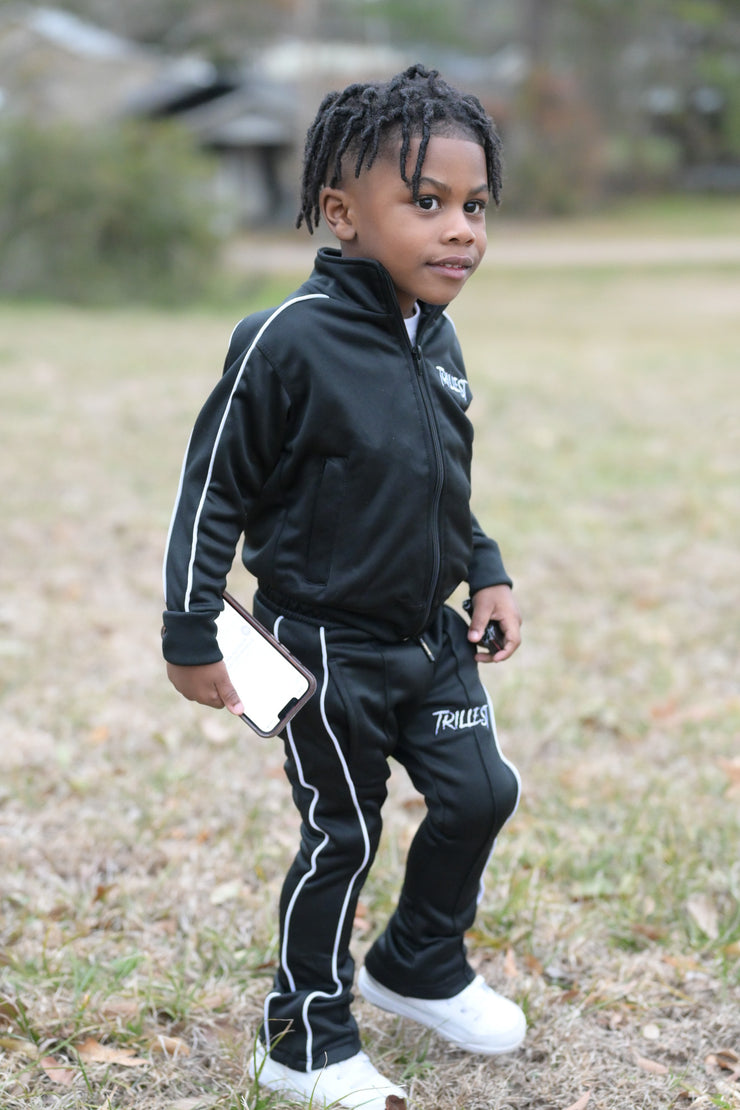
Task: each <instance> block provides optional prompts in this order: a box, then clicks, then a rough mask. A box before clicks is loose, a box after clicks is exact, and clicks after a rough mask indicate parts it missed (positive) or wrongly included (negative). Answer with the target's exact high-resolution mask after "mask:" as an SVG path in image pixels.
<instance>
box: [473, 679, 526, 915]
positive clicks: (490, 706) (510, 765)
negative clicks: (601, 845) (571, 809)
mask: <svg viewBox="0 0 740 1110" xmlns="http://www.w3.org/2000/svg"><path fill="white" fill-rule="evenodd" d="M483 689H484V691H485V695H486V701H487V702H488V712H489V714H490V719H491V732H492V733H493V742H494V744H495V745H496V751H497V752H498V754H499V755H500V756H501V762H502V763H504V764H505V765H506V766H507V767H508V768H509V770H510V771H511V772H512V774H513V775H514V778H515V779H516V802H515V803H514V808H513V809H512V811H511V813H510V814H509V816H508V817H507V818H506V820H505V821H504V823H503V825H502V826H501V829H504V828H505V827H506V825H508V823H509V821H511V819H512V817H513V816H514V814H515V813H516V811H517V810H518V808H519V801H520V799H521V796H522V780H521V776H520V774H519V772H518V771H517V769H516V767H515V766H514V764H513V763H512V762H511V760H509V759H507V758H506V756H505V755H504V753H503V752H502V751H501V745H500V744H499V742H498V729H497V728H496V715H495V713H494V712H493V702H492V701H491V695H490V694H489V692H488V690H486V688H485V686H484V687H483ZM500 831H501V830H499V832H500ZM497 843H498V837H496V839H495V840H494V842H493V844H492V845H491V851H490V852H489V853H488V859H487V860H486V866H485V867H484V868H483V872H482V874H481V878H480V884H479V886H478V898H477V905H480V904H481V900H482V899H483V895H484V894H485V890H486V887H485V881H484V877H485V874H486V870H487V869H488V865H489V863H490V862H491V859H492V858H493V853H494V852H495V851H496V844H497Z"/></svg>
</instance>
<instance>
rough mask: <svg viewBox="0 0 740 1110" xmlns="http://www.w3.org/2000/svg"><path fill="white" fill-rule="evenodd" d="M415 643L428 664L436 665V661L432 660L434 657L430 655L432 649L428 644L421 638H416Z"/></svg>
mask: <svg viewBox="0 0 740 1110" xmlns="http://www.w3.org/2000/svg"><path fill="white" fill-rule="evenodd" d="M416 642H417V643H418V645H419V647H420V648H421V650H422V651H423V652H424V654H425V655H426V657H427V659H428V660H429V662H430V663H436V659H435V658H434V655H433V654H432V649H431V648H430V647H429V644H428V643H427V642H426V640H425V639H424V637H423V636H417V637H416Z"/></svg>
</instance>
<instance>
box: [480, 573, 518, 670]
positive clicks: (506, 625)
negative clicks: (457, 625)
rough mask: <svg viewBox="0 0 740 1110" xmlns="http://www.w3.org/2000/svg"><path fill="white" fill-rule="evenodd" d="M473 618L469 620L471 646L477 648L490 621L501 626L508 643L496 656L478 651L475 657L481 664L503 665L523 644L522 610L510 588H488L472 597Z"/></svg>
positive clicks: (503, 586) (502, 586) (488, 652)
mask: <svg viewBox="0 0 740 1110" xmlns="http://www.w3.org/2000/svg"><path fill="white" fill-rule="evenodd" d="M472 600H473V614H472V616H471V618H470V628H469V629H468V639H469V640H470V642H471V644H477V643H478V641H479V640H480V638H481V636H482V635H483V633H484V632H485V630H486V625H487V624H488V622H489V621H490V620H497V621H499V622H500V624H501V627H502V628H503V630H504V636H505V638H506V642H505V644H504V646H503V648H502V649H501V651H497V652H496V653H495V654H491V652H490V651H478V652H476V654H475V658H476V661H477V662H478V663H503V661H504V659H508V658H509V656H510V655H513V654H514V652H515V651H516V649H517V648H518V647H519V645H520V643H521V642H522V636H521V625H522V615H521V613H520V612H519V606H518V605H517V603H516V601H515V600H514V595H513V593H512V592H511V587H510V586H505V585H501V586H486V587H485V588H484V589H482V590H478V592H477V593H475V594H473V598H472Z"/></svg>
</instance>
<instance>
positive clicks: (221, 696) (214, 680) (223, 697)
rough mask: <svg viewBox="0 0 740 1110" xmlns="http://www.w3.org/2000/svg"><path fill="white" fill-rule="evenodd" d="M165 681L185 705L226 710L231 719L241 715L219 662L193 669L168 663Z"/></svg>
mask: <svg viewBox="0 0 740 1110" xmlns="http://www.w3.org/2000/svg"><path fill="white" fill-rule="evenodd" d="M167 677H168V678H169V680H170V682H171V683H172V685H173V686H174V687H175V689H176V690H178V691H179V692H180V693H181V694H182V695H183V697H185V698H187V699H188V701H197V702H199V703H200V704H201V705H210V706H211V707H212V708H213V709H223V707H224V706H226V708H227V709H228V710H229V712H230V713H233V714H234V716H235V717H240V716H241V715H242V713H243V712H244V706H243V705H242V703H241V701H240V700H239V695H238V694H237V692H236V690H235V689H234V687H233V686H232V685H231V679H230V678H229V672H228V671H227V669H226V664H225V663H224V661H223V659H221V660H220V661H219V662H218V663H204V664H202V665H200V666H197V667H183V666H180V665H179V664H177V663H168V664H167Z"/></svg>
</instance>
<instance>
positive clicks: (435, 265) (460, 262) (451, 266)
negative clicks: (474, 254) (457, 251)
mask: <svg viewBox="0 0 740 1110" xmlns="http://www.w3.org/2000/svg"><path fill="white" fill-rule="evenodd" d="M429 266H430V267H431V268H432V269H433V270H444V271H445V272H446V273H448V274H449V276H450V277H456V276H462V275H463V274H467V272H468V270H471V269H472V267H473V263H472V260H471V259H470V258H468V257H467V256H464V255H459V256H458V255H452V256H451V257H449V258H437V259H435V260H434V261H433V262H430V263H429Z"/></svg>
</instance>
